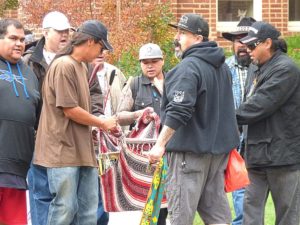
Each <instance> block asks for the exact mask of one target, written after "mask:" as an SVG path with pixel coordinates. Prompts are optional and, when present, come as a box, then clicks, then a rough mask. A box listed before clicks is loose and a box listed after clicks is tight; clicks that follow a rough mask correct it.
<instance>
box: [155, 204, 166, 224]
mask: <svg viewBox="0 0 300 225" xmlns="http://www.w3.org/2000/svg"><path fill="white" fill-rule="evenodd" d="M167 217H168V209H167V208H162V209H160V211H159V217H158V221H157V225H166V220H167Z"/></svg>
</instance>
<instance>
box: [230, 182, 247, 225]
mask: <svg viewBox="0 0 300 225" xmlns="http://www.w3.org/2000/svg"><path fill="white" fill-rule="evenodd" d="M244 195H245V188H242V189H239V190H236V191H234V192H232V200H233V207H234V211H235V218H234V220H233V221H232V225H242V222H243V203H244Z"/></svg>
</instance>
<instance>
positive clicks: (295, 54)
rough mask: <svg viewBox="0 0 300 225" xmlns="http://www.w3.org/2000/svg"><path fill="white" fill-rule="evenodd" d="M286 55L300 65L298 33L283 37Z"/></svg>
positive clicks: (299, 39) (299, 37)
mask: <svg viewBox="0 0 300 225" xmlns="http://www.w3.org/2000/svg"><path fill="white" fill-rule="evenodd" d="M285 40H286V42H287V46H288V55H289V56H290V57H291V58H292V59H293V60H294V61H295V62H296V63H297V64H298V65H299V66H300V35H296V36H291V37H287V38H285Z"/></svg>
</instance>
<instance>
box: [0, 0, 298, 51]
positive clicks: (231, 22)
mask: <svg viewBox="0 0 300 225" xmlns="http://www.w3.org/2000/svg"><path fill="white" fill-rule="evenodd" d="M170 1H171V6H172V11H173V12H174V15H175V16H176V18H177V19H179V18H180V16H181V15H182V14H184V13H191V12H192V13H198V14H201V15H202V16H203V17H204V18H206V20H207V21H208V22H209V25H210V38H211V39H214V40H217V41H218V42H219V43H220V44H221V45H222V46H229V44H230V43H229V42H228V41H225V40H224V39H222V38H220V36H221V32H222V31H230V30H233V29H234V28H235V27H236V25H237V23H238V21H239V19H240V17H242V16H252V17H253V18H255V19H256V20H265V21H268V22H270V23H272V24H273V25H275V26H276V27H277V28H278V29H279V30H280V31H281V33H282V35H283V36H285V37H286V36H290V35H293V34H296V33H299V34H300V0H170ZM117 2H122V0H119V1H117ZM150 2H151V1H150ZM94 3H95V4H97V5H98V4H100V1H99V2H97V0H95V2H94ZM24 15H25V13H24V12H22V9H19V10H7V11H6V12H5V14H4V17H14V18H19V19H21V18H23V17H24ZM21 20H22V19H21Z"/></svg>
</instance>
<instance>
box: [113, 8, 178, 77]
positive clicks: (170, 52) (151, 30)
mask: <svg viewBox="0 0 300 225" xmlns="http://www.w3.org/2000/svg"><path fill="white" fill-rule="evenodd" d="M173 19H174V16H173V14H172V12H171V7H170V3H169V2H168V3H164V4H157V5H156V6H155V7H154V8H153V10H152V11H151V12H149V13H148V14H147V15H145V17H143V18H142V19H141V20H140V21H139V22H138V25H139V27H140V28H141V29H142V31H143V32H145V33H146V34H148V36H149V38H148V40H147V42H152V43H155V44H158V45H159V46H160V48H161V49H162V51H163V54H164V60H165V64H164V68H163V69H164V71H168V70H170V69H171V68H173V67H174V66H175V65H176V64H177V63H178V60H177V59H176V58H175V55H174V47H173V38H174V32H173V30H172V28H170V26H168V24H169V23H170V22H171V21H172V20H173ZM147 42H145V43H136V46H134V47H132V48H130V49H129V50H127V51H124V52H122V53H121V56H120V57H119V59H118V61H117V62H113V63H114V64H115V65H116V66H117V67H119V68H120V69H121V70H122V72H123V73H124V74H125V75H126V76H127V77H128V76H137V75H140V74H141V68H140V62H139V60H138V51H139V47H140V46H142V45H143V44H146V43H147Z"/></svg>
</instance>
